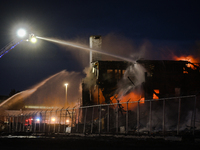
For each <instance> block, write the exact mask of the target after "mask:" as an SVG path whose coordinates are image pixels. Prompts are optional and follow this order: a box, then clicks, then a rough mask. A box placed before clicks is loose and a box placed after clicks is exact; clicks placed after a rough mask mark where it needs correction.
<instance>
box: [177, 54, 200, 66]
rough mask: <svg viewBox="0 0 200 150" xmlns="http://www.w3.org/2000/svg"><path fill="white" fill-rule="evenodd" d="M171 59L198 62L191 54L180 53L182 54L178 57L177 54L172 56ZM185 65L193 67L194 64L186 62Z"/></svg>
mask: <svg viewBox="0 0 200 150" xmlns="http://www.w3.org/2000/svg"><path fill="white" fill-rule="evenodd" d="M173 59H175V60H183V61H188V62H190V63H197V62H198V59H195V58H194V57H193V56H192V55H188V56H185V55H182V56H180V57H178V56H173ZM187 67H189V68H192V69H195V68H194V66H193V65H192V64H187Z"/></svg>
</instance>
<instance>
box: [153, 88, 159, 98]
mask: <svg viewBox="0 0 200 150" xmlns="http://www.w3.org/2000/svg"><path fill="white" fill-rule="evenodd" d="M154 92H155V93H156V94H159V93H160V91H159V89H156V90H154ZM155 93H153V99H159V97H158V96H157V95H156V94H155Z"/></svg>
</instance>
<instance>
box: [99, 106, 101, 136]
mask: <svg viewBox="0 0 200 150" xmlns="http://www.w3.org/2000/svg"><path fill="white" fill-rule="evenodd" d="M99 134H101V105H100V106H99Z"/></svg>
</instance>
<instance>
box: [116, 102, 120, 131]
mask: <svg viewBox="0 0 200 150" xmlns="http://www.w3.org/2000/svg"><path fill="white" fill-rule="evenodd" d="M116 113H117V114H116V133H117V134H118V127H119V124H118V123H119V122H118V121H119V119H118V118H119V112H118V104H117V107H116Z"/></svg>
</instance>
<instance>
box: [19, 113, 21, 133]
mask: <svg viewBox="0 0 200 150" xmlns="http://www.w3.org/2000/svg"><path fill="white" fill-rule="evenodd" d="M21 131H22V115H21V114H20V124H19V132H21Z"/></svg>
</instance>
